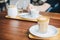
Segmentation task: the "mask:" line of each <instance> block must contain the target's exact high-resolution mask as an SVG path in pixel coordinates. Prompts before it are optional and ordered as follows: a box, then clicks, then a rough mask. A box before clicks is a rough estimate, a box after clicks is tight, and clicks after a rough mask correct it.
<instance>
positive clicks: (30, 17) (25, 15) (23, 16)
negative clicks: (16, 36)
mask: <svg viewBox="0 0 60 40" xmlns="http://www.w3.org/2000/svg"><path fill="white" fill-rule="evenodd" d="M19 16H20V17H22V18H28V19H36V18H34V17H32V16H31V15H30V14H29V13H21V14H19Z"/></svg>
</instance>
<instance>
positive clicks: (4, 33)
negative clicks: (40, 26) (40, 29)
mask: <svg viewBox="0 0 60 40" xmlns="http://www.w3.org/2000/svg"><path fill="white" fill-rule="evenodd" d="M41 14H42V15H45V16H46V12H43V13H41ZM6 15H7V12H0V40H35V39H30V38H28V33H29V32H28V31H29V30H28V29H29V28H30V27H31V26H32V25H36V24H37V23H36V22H29V21H22V20H14V19H6V18H5V16H6ZM47 15H50V16H51V15H54V16H55V15H57V16H55V17H58V18H60V14H58V13H57V14H54V13H47ZM49 24H50V25H53V26H55V27H57V28H60V19H53V18H51V19H50V23H49ZM57 38H59V37H57ZM41 40H43V39H41ZM52 40H53V39H52ZM55 40H57V39H55ZM59 40H60V39H59Z"/></svg>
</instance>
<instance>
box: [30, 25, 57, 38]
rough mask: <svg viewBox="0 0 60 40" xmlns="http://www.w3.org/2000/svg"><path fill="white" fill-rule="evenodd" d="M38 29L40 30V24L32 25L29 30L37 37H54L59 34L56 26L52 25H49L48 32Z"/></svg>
mask: <svg viewBox="0 0 60 40" xmlns="http://www.w3.org/2000/svg"><path fill="white" fill-rule="evenodd" d="M38 30H39V26H38V25H33V26H32V27H30V29H29V32H30V33H31V34H33V35H35V36H37V37H43V38H47V37H53V36H56V34H57V29H56V27H54V26H52V25H49V26H48V30H47V32H46V33H40V32H39V31H38Z"/></svg>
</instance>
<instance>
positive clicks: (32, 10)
mask: <svg viewBox="0 0 60 40" xmlns="http://www.w3.org/2000/svg"><path fill="white" fill-rule="evenodd" d="M30 15H31V16H32V18H37V17H39V15H40V14H39V11H38V10H37V9H31V10H30Z"/></svg>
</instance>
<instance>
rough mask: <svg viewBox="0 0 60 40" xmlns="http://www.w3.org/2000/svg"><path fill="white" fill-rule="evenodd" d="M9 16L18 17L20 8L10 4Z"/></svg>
mask: <svg viewBox="0 0 60 40" xmlns="http://www.w3.org/2000/svg"><path fill="white" fill-rule="evenodd" d="M7 9H8V11H7V13H8V16H9V17H11V18H16V16H17V15H18V9H17V7H16V6H15V5H8V8H7Z"/></svg>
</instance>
